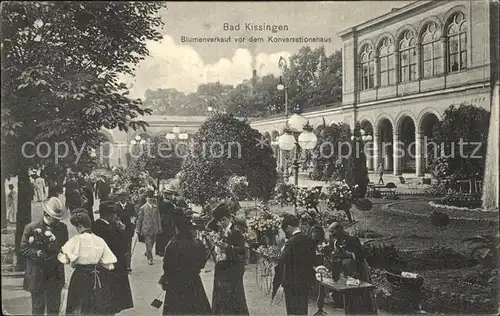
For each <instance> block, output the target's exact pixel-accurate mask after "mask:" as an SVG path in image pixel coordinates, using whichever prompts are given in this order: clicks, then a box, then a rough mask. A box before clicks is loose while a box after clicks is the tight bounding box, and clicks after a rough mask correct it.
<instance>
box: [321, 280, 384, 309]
mask: <svg viewBox="0 0 500 316" xmlns="http://www.w3.org/2000/svg"><path fill="white" fill-rule="evenodd" d="M316 280H317V281H318V299H317V304H318V311H317V312H316V313H315V314H314V315H315V316H317V315H326V313H325V312H324V311H323V306H325V297H326V291H325V288H326V289H330V290H333V291H335V292H338V293H339V294H342V296H343V298H344V299H343V300H344V313H345V315H349V314H350V313H349V311H348V310H347V304H346V296H347V295H349V294H351V293H356V292H359V291H366V290H373V289H375V286H374V285H373V284H370V283H367V282H363V281H361V283H360V284H359V285H347V284H346V281H347V278H344V277H341V278H340V279H339V280H338V281H336V282H335V281H333V279H332V278H329V277H324V276H323V277H319V276H316Z"/></svg>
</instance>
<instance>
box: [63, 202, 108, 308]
mask: <svg viewBox="0 0 500 316" xmlns="http://www.w3.org/2000/svg"><path fill="white" fill-rule="evenodd" d="M70 222H71V224H72V225H73V226H75V227H76V229H77V231H78V233H79V234H78V235H76V236H74V237H72V238H71V239H70V240H68V242H66V244H65V245H64V246H63V247H62V248H61V252H60V253H59V256H58V259H59V261H61V262H62V263H64V264H71V266H72V267H73V268H75V271H74V272H73V274H72V275H71V281H70V284H69V288H68V302H67V307H66V314H67V315H96V314H110V313H108V310H109V308H110V301H109V297H110V290H111V288H110V284H109V281H108V279H109V278H108V277H107V271H108V270H113V269H114V263H116V261H117V259H116V257H115V255H114V254H113V252H111V250H110V249H109V247H108V245H107V244H106V242H105V241H104V240H103V239H102V238H101V237H98V236H96V235H94V234H93V233H92V231H91V230H90V226H91V221H90V217H89V215H88V213H87V211H86V210H84V209H76V210H74V211H73V214H72V215H71V219H70Z"/></svg>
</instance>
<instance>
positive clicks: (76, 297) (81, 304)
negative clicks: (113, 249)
mask: <svg viewBox="0 0 500 316" xmlns="http://www.w3.org/2000/svg"><path fill="white" fill-rule="evenodd" d="M108 273H109V272H108V271H107V270H106V269H104V268H101V267H98V266H95V265H78V266H76V267H75V271H74V272H73V274H72V275H71V280H70V284H69V288H68V302H67V305H66V315H96V314H110V307H111V306H110V288H111V285H110V282H109V274H108Z"/></svg>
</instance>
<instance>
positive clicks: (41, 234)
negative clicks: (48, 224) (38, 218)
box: [28, 228, 56, 250]
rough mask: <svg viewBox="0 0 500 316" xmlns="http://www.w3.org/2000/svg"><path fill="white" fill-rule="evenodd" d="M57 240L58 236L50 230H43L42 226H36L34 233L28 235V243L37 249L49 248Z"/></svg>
mask: <svg viewBox="0 0 500 316" xmlns="http://www.w3.org/2000/svg"><path fill="white" fill-rule="evenodd" d="M55 241H56V236H55V235H54V234H53V233H52V232H51V231H50V230H45V231H43V230H42V229H40V228H36V229H35V230H34V231H33V235H31V236H29V237H28V243H29V244H30V245H31V247H33V248H35V249H37V250H47V249H48V248H49V247H50V246H52V245H53V244H54V242H55Z"/></svg>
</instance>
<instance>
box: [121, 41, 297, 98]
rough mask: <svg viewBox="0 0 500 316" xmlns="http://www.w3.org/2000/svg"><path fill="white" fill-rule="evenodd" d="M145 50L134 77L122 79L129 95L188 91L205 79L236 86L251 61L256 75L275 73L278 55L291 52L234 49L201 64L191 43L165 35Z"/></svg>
mask: <svg viewBox="0 0 500 316" xmlns="http://www.w3.org/2000/svg"><path fill="white" fill-rule="evenodd" d="M148 49H149V51H150V56H149V57H147V58H146V59H145V60H143V61H142V62H141V63H140V64H139V65H138V67H137V69H136V77H135V78H134V79H130V78H124V81H125V82H127V83H130V84H132V88H131V91H130V92H131V96H132V97H138V98H142V97H143V96H144V92H145V91H146V90H147V89H151V90H156V89H159V88H163V89H165V88H175V89H177V90H179V91H181V92H185V93H189V92H194V91H196V89H197V87H198V85H200V84H203V83H207V82H217V81H219V82H220V83H222V84H230V85H236V84H238V83H240V82H242V81H243V80H245V79H250V78H251V76H252V69H253V67H252V66H253V65H254V64H255V67H256V70H257V74H258V75H259V76H265V75H267V74H274V75H278V74H279V73H280V70H279V68H278V60H279V58H280V56H283V57H285V58H287V59H288V58H289V57H290V55H291V54H290V53H289V52H284V51H283V52H276V53H272V54H264V53H259V54H258V55H257V56H252V54H251V53H250V51H249V50H248V49H244V48H238V49H236V50H235V51H234V54H233V56H232V57H231V59H227V58H221V59H220V60H219V61H217V62H216V63H213V64H205V63H204V62H203V60H202V59H201V57H200V55H199V54H198V52H196V50H195V49H194V48H193V47H192V46H190V45H183V44H180V43H176V42H175V41H174V39H173V38H172V37H171V36H168V35H165V37H164V38H163V40H162V41H161V42H150V43H148Z"/></svg>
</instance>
